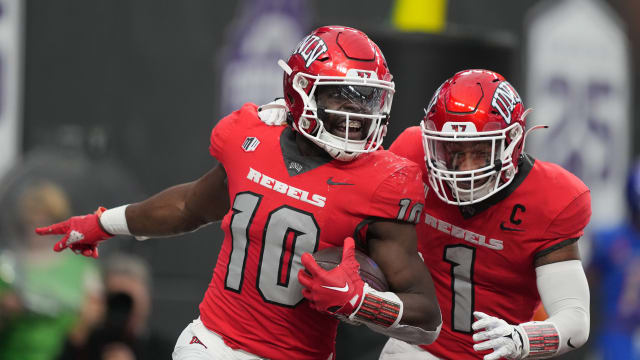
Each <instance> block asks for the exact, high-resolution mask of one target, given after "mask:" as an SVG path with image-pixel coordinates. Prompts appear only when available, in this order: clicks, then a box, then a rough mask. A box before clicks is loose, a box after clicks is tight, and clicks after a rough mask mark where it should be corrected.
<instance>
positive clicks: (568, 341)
mask: <svg viewBox="0 0 640 360" xmlns="http://www.w3.org/2000/svg"><path fill="white" fill-rule="evenodd" d="M567 345H569V347H570V348H572V349H575V348H576V347H575V346H573V345H571V338H569V340H567Z"/></svg>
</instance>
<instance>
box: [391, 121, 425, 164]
mask: <svg viewBox="0 0 640 360" xmlns="http://www.w3.org/2000/svg"><path fill="white" fill-rule="evenodd" d="M389 151H391V152H392V153H394V154H396V155H398V156H402V157H403V158H405V159H409V160H411V161H412V162H414V163H416V164H420V163H422V162H424V149H423V147H422V130H421V129H420V127H419V126H411V127H409V128H407V129H405V130H404V131H403V132H402V133H401V134H400V135H398V137H397V138H396V140H395V141H394V142H393V143H392V144H391V146H389Z"/></svg>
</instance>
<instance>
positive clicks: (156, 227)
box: [36, 165, 229, 257]
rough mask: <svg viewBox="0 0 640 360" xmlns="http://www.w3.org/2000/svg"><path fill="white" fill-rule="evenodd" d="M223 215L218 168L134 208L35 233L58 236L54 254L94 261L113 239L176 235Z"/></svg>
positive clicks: (224, 195)
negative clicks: (68, 253) (68, 251)
mask: <svg viewBox="0 0 640 360" xmlns="http://www.w3.org/2000/svg"><path fill="white" fill-rule="evenodd" d="M228 209H229V194H228V189H227V183H226V172H225V170H224V168H223V167H222V165H217V166H216V167H215V168H214V169H212V170H210V171H209V172H207V173H206V174H204V175H203V176H202V177H201V178H199V179H198V180H196V181H193V182H190V183H186V184H181V185H176V186H173V187H170V188H168V189H166V190H164V191H162V192H160V193H158V194H156V195H154V196H152V197H150V198H148V199H146V200H144V201H141V202H139V203H135V204H131V205H124V206H120V207H117V208H114V209H110V210H106V209H104V208H100V209H98V211H96V212H95V213H94V214H88V215H84V216H74V217H72V218H70V219H68V220H65V221H63V222H60V223H58V224H54V225H50V226H45V227H41V228H37V229H36V233H38V234H39V235H63V236H62V238H61V239H60V240H59V241H58V242H57V243H56V244H55V246H54V250H55V251H62V250H64V249H66V248H70V249H71V250H73V251H74V252H76V253H80V254H82V255H85V256H91V257H98V248H97V246H98V244H99V243H100V242H101V241H104V240H107V239H108V238H110V237H112V236H113V235H135V236H141V237H144V236H167V235H175V234H179V233H183V232H187V231H192V230H195V229H197V228H198V227H200V226H202V225H205V224H207V223H209V222H212V221H217V220H220V219H222V217H223V216H224V214H226V212H227V211H228Z"/></svg>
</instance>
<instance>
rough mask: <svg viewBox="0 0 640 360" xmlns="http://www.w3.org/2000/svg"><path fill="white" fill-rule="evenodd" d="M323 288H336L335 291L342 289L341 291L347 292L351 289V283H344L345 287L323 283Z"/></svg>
mask: <svg viewBox="0 0 640 360" xmlns="http://www.w3.org/2000/svg"><path fill="white" fill-rule="evenodd" d="M322 287H323V288H325V289H329V290H335V291H340V292H347V291H349V284H348V283H344V286H343V287H335V286H324V285H322Z"/></svg>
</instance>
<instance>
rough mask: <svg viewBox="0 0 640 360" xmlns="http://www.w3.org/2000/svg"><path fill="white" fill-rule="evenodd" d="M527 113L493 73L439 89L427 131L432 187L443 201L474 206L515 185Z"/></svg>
mask: <svg viewBox="0 0 640 360" xmlns="http://www.w3.org/2000/svg"><path fill="white" fill-rule="evenodd" d="M523 109H524V107H523V105H522V103H521V101H520V97H519V96H518V95H517V93H516V92H515V90H514V89H513V87H511V85H510V84H509V83H508V82H506V81H505V80H504V78H502V76H501V75H499V74H496V73H493V72H491V71H487V70H467V71H462V72H459V73H457V74H456V75H454V77H452V78H451V79H449V80H447V81H445V82H444V83H443V84H442V85H441V86H440V88H438V90H437V91H436V93H435V95H434V96H433V98H432V99H431V101H430V102H429V105H428V108H427V109H426V110H425V115H426V116H425V117H424V119H423V121H422V123H421V127H422V140H423V147H424V152H425V162H426V165H427V169H428V172H429V182H430V184H431V186H432V187H433V189H434V191H435V192H436V194H437V195H438V197H439V198H440V199H441V200H443V201H445V202H447V203H449V204H455V205H470V204H474V203H478V202H480V201H482V200H485V199H487V198H488V197H490V196H492V195H493V194H495V193H497V192H498V191H500V190H501V189H503V188H504V187H506V186H507V185H509V184H510V183H511V181H512V180H513V178H514V176H515V174H516V172H517V170H518V169H517V162H518V157H519V155H520V151H521V150H522V148H521V146H520V145H521V144H522V140H523V138H524V136H523V133H524V125H525V124H524V117H523V116H522V114H523Z"/></svg>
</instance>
